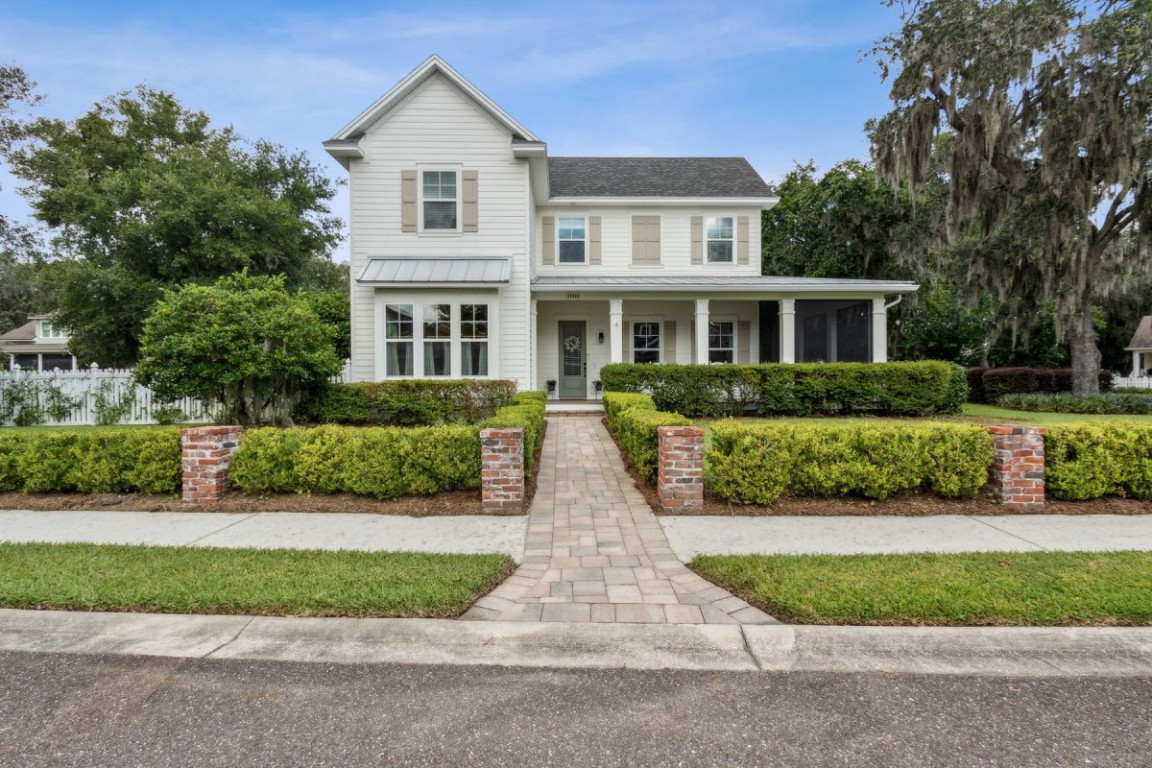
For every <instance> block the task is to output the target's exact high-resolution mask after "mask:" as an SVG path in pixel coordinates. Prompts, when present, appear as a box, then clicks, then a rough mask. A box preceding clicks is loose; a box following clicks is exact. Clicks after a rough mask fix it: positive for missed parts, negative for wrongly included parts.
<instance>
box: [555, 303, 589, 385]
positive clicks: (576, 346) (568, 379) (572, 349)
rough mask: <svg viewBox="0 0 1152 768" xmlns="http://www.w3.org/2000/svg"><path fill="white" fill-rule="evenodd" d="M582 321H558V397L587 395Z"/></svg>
mask: <svg viewBox="0 0 1152 768" xmlns="http://www.w3.org/2000/svg"><path fill="white" fill-rule="evenodd" d="M584 325H585V324H584V321H583V320H561V321H560V397H576V398H585V397H587V396H588V382H587V374H586V372H585V365H586V361H585V355H584V353H585V345H584V337H585V333H584Z"/></svg>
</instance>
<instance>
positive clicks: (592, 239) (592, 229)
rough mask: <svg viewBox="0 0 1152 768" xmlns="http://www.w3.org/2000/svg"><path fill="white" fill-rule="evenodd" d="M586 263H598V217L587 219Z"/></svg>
mask: <svg viewBox="0 0 1152 768" xmlns="http://www.w3.org/2000/svg"><path fill="white" fill-rule="evenodd" d="M588 263H589V264H599V263H600V217H599V216H589V217H588Z"/></svg>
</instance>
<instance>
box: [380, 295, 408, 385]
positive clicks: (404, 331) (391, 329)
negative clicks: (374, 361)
mask: <svg viewBox="0 0 1152 768" xmlns="http://www.w3.org/2000/svg"><path fill="white" fill-rule="evenodd" d="M413 330H414V329H413V321H412V305H411V304H386V305H385V306H384V363H385V371H386V374H387V375H388V376H411V375H412V343H413V342H412V339H413Z"/></svg>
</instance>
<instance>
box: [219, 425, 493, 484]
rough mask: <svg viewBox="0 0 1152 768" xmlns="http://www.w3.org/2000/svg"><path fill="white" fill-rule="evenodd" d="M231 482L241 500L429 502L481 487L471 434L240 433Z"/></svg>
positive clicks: (442, 430) (446, 430) (428, 430)
mask: <svg viewBox="0 0 1152 768" xmlns="http://www.w3.org/2000/svg"><path fill="white" fill-rule="evenodd" d="M231 476H232V481H233V483H234V484H235V485H236V487H238V488H240V489H241V490H243V491H245V492H248V493H288V492H295V493H320V494H326V493H356V494H361V495H366V496H375V497H377V498H381V499H385V498H396V497H398V496H406V495H428V494H432V493H436V492H437V491H451V490H459V489H466V488H475V487H478V486H479V485H480V439H479V432H478V430H477V429H476V427H469V426H456V425H451V426H440V427H415V428H410V429H403V428H399V427H364V428H359V427H341V426H335V425H328V426H320V427H311V428H303V427H292V428H290V429H275V428H262V429H253V430H249V431H248V432H245V433H244V436H243V437H242V438H241V440H240V446H239V448H237V450H236V453H235V455H234V456H233V457H232V469H231Z"/></svg>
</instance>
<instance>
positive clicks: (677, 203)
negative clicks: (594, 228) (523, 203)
mask: <svg viewBox="0 0 1152 768" xmlns="http://www.w3.org/2000/svg"><path fill="white" fill-rule="evenodd" d="M779 202H780V198H779V197H775V196H771V197H671V196H668V197H639V196H637V197H620V196H614V197H609V196H603V197H598V196H592V195H585V196H579V197H577V196H572V197H564V196H558V197H549V198H548V201H547V203H546V204H547V205H556V206H569V207H578V206H593V205H607V206H629V205H652V206H663V207H666V208H694V207H698V206H714V207H715V206H731V207H741V208H751V207H756V208H760V209H761V210H768V209H770V208H772V207H773V206H775V205H776V204H777V203H779Z"/></svg>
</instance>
